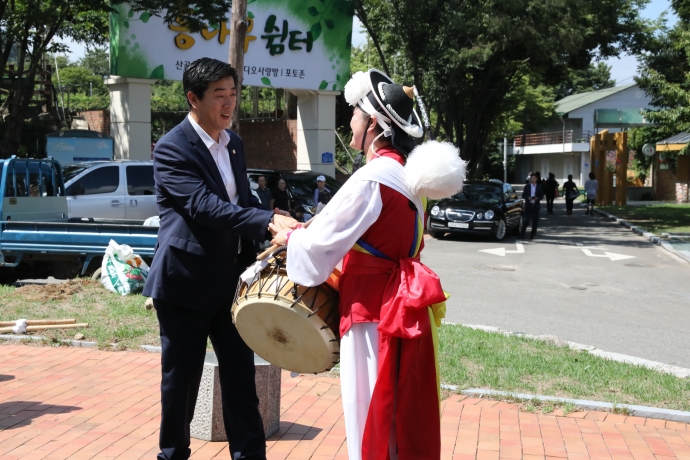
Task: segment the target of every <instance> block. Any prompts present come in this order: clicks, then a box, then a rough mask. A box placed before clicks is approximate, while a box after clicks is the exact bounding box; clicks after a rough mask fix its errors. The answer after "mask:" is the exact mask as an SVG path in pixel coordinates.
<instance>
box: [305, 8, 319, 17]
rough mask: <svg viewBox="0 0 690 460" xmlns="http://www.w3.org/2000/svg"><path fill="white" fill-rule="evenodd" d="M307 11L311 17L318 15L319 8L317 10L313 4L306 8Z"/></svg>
mask: <svg viewBox="0 0 690 460" xmlns="http://www.w3.org/2000/svg"><path fill="white" fill-rule="evenodd" d="M307 11H308V12H309V14H310V15H312V17H316V16H318V15H319V10H317V9H316V7H315V6H310V7H309V8H307Z"/></svg>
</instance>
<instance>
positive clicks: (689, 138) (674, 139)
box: [656, 131, 690, 145]
mask: <svg viewBox="0 0 690 460" xmlns="http://www.w3.org/2000/svg"><path fill="white" fill-rule="evenodd" d="M688 142H690V133H687V132H685V131H683V132H681V133H678V134H674V135H673V136H671V137H667V138H666V139H662V140H660V141H659V142H657V143H656V145H664V144H687V143H688Z"/></svg>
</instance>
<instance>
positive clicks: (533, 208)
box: [520, 173, 544, 240]
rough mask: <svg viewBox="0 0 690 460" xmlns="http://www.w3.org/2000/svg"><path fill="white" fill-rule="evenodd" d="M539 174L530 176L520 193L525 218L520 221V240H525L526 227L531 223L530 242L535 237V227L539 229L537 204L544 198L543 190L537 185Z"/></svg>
mask: <svg viewBox="0 0 690 460" xmlns="http://www.w3.org/2000/svg"><path fill="white" fill-rule="evenodd" d="M537 174H539V173H534V174H532V177H531V181H530V184H529V185H525V188H524V189H523V191H522V198H523V199H524V200H525V203H526V204H525V218H524V220H523V221H522V231H521V233H520V237H521V238H523V239H524V238H525V232H526V231H527V225H529V223H530V221H532V230H531V232H530V237H529V239H530V240H533V239H534V237H535V236H537V227H539V208H540V204H539V202H540V201H541V200H542V199H543V198H544V188H543V187H542V185H541V184H540V183H539V176H538V175H537Z"/></svg>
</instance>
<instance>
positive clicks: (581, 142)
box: [513, 84, 651, 184]
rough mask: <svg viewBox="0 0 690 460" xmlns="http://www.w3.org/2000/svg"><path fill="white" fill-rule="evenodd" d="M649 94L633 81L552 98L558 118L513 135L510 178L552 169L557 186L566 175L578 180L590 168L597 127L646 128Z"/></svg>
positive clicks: (619, 128) (609, 128)
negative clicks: (541, 127)
mask: <svg viewBox="0 0 690 460" xmlns="http://www.w3.org/2000/svg"><path fill="white" fill-rule="evenodd" d="M649 102H650V98H649V97H648V96H647V95H646V94H645V92H644V91H643V90H641V89H640V88H639V87H638V86H637V85H635V84H631V85H623V86H616V87H613V88H605V89H600V90H597V91H590V92H587V93H579V94H573V95H571V96H568V97H565V98H563V99H561V100H560V101H557V102H556V113H557V114H558V116H559V117H560V118H559V119H556V120H555V121H554V122H553V123H552V124H551V125H549V126H546V127H545V128H544V130H543V132H539V133H526V134H523V135H521V136H518V137H515V139H514V141H513V152H514V153H515V155H516V157H515V177H517V178H523V177H526V176H527V174H528V173H529V172H530V171H539V172H541V174H542V177H547V175H548V173H550V172H552V173H554V174H555V175H556V180H558V182H560V183H561V184H562V183H563V182H564V181H565V180H567V177H568V175H569V174H572V175H573V180H574V181H575V182H577V183H578V184H583V183H584V181H585V180H586V177H587V175H588V174H589V171H590V166H589V158H590V156H589V139H590V137H591V136H592V135H594V134H596V133H597V132H598V131H599V130H602V129H608V130H609V132H617V131H621V130H623V131H624V130H627V129H629V128H632V127H635V126H647V125H648V123H647V122H646V120H645V119H644V118H643V117H642V113H641V111H640V110H641V109H648V108H651V106H650V105H649Z"/></svg>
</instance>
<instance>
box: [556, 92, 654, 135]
mask: <svg viewBox="0 0 690 460" xmlns="http://www.w3.org/2000/svg"><path fill="white" fill-rule="evenodd" d="M649 102H650V98H649V96H647V95H646V94H645V92H644V91H642V90H641V89H640V88H639V87H638V86H637V85H635V86H631V87H630V88H628V89H625V90H623V91H620V92H618V93H616V94H613V95H611V96H609V97H605V98H604V99H600V100H598V101H596V102H593V103H591V104H589V105H586V106H584V107H581V108H579V109H577V110H573V111H572V112H570V113H568V118H581V119H582V131H583V132H586V131H591V132H592V133H594V111H595V110H596V109H648V108H652V107H651V106H650V105H649ZM618 131H620V129H618V128H609V132H611V133H616V132H618Z"/></svg>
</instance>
